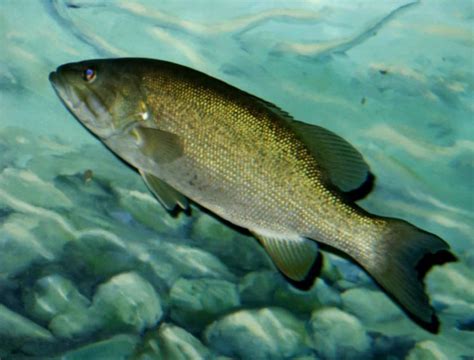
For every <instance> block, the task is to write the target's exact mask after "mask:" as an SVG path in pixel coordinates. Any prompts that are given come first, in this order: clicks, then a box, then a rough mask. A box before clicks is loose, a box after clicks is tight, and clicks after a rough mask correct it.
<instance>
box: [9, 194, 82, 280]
mask: <svg viewBox="0 0 474 360" xmlns="http://www.w3.org/2000/svg"><path fill="white" fill-rule="evenodd" d="M0 191H1V190H0ZM0 197H1V196H0ZM73 238H74V237H73V235H72V234H71V233H70V232H68V231H67V230H66V229H64V228H62V227H60V226H58V223H57V222H56V221H54V220H52V219H49V218H43V217H38V216H36V214H21V213H12V214H10V215H9V216H8V217H7V218H6V219H5V220H4V222H3V223H0V248H1V249H2V251H1V252H0V277H2V276H7V277H13V276H15V275H17V274H18V273H20V272H22V271H23V270H25V269H26V268H28V267H29V266H30V265H31V264H33V263H35V264H40V263H46V262H51V261H53V260H55V259H56V258H57V256H58V255H60V253H61V251H62V247H63V246H64V244H65V243H67V242H68V241H70V240H71V239H73Z"/></svg>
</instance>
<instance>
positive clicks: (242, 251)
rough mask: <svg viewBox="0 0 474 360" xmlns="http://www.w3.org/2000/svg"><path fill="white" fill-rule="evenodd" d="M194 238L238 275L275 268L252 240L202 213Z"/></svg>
mask: <svg viewBox="0 0 474 360" xmlns="http://www.w3.org/2000/svg"><path fill="white" fill-rule="evenodd" d="M191 238H192V240H193V241H195V244H196V246H199V247H200V248H202V249H205V250H206V251H208V252H210V253H212V254H215V255H216V256H218V257H219V258H220V259H222V261H223V262H224V263H225V264H226V265H227V266H229V267H230V268H231V269H232V270H233V271H235V272H236V273H237V274H239V275H240V274H245V273H246V272H249V271H255V270H261V269H269V268H272V265H271V260H270V259H269V257H268V256H267V254H266V253H265V251H264V250H263V248H262V247H261V246H260V245H259V243H258V242H257V240H256V239H255V238H254V237H252V236H246V235H244V234H241V233H239V232H238V231H236V230H235V229H234V228H232V227H230V226H228V225H227V224H225V223H223V222H221V221H219V220H218V219H217V218H215V217H213V216H210V215H208V214H206V213H200V214H199V216H198V217H197V219H196V220H195V221H194V223H193V227H192V232H191Z"/></svg>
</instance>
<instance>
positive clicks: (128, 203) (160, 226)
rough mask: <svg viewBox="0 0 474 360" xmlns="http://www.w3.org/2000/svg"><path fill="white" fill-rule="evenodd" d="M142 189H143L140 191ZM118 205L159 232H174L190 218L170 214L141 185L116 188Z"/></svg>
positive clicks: (181, 227)
mask: <svg viewBox="0 0 474 360" xmlns="http://www.w3.org/2000/svg"><path fill="white" fill-rule="evenodd" d="M140 190H143V191H140ZM115 192H116V193H117V195H118V199H119V204H120V207H121V208H123V209H125V210H126V211H128V212H129V213H130V214H131V215H132V216H133V218H134V219H135V220H136V221H137V222H139V223H141V224H143V225H145V226H147V227H149V228H150V229H153V230H154V231H157V232H159V233H167V234H169V233H170V232H172V233H176V232H177V231H179V230H181V229H183V228H184V227H185V226H186V224H187V222H188V221H189V220H190V219H189V217H187V216H186V215H185V214H179V215H178V216H177V217H173V216H171V215H170V214H169V213H168V212H167V211H166V210H165V209H164V208H163V206H162V205H161V204H160V203H159V202H158V200H157V199H156V198H155V197H154V196H153V195H152V194H151V193H150V192H149V191H148V190H147V189H144V188H143V187H142V186H140V187H137V188H134V189H133V190H129V189H122V188H116V189H115Z"/></svg>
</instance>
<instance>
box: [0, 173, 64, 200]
mask: <svg viewBox="0 0 474 360" xmlns="http://www.w3.org/2000/svg"><path fill="white" fill-rule="evenodd" d="M0 189H2V191H5V192H6V193H7V194H8V195H10V196H11V197H13V198H15V199H18V200H20V201H23V202H26V203H27V204H30V205H33V206H37V207H44V208H62V209H69V208H71V207H72V201H71V200H70V199H69V198H68V197H67V196H66V195H65V194H64V193H63V192H62V191H60V190H58V189H57V188H56V187H55V186H54V184H53V183H52V182H46V181H44V180H42V179H41V178H39V177H38V176H37V175H36V174H35V173H33V172H31V171H29V170H19V169H14V168H6V169H5V170H3V172H2V173H1V174H0ZM0 200H1V199H0Z"/></svg>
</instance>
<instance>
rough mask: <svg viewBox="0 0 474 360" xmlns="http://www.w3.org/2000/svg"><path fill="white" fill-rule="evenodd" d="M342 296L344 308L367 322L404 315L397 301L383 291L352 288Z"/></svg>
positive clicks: (373, 322) (388, 319) (372, 322)
mask: <svg viewBox="0 0 474 360" xmlns="http://www.w3.org/2000/svg"><path fill="white" fill-rule="evenodd" d="M341 298H342V305H343V307H344V310H346V311H347V312H349V313H351V314H352V315H355V316H356V317H357V318H358V319H359V320H361V321H362V322H364V323H365V324H375V323H378V322H382V321H390V320H394V319H397V318H400V317H402V316H403V313H402V312H401V311H400V309H399V308H398V307H397V306H396V305H395V303H394V302H393V301H392V300H390V299H389V298H388V297H387V295H385V294H384V293H382V292H381V291H377V290H369V289H365V288H352V289H349V290H346V291H345V292H343V293H342V295H341Z"/></svg>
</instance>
